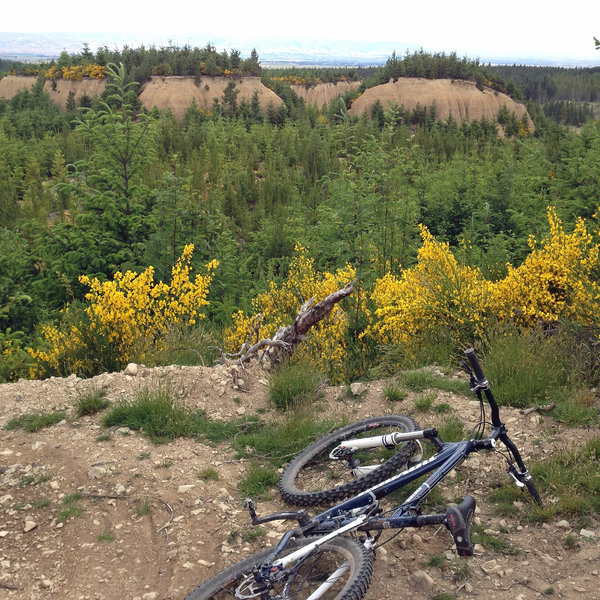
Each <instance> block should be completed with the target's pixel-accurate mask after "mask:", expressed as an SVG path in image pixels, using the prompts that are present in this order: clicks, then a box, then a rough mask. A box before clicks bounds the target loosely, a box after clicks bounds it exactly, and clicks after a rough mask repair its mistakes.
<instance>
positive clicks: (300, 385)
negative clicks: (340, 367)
mask: <svg viewBox="0 0 600 600" xmlns="http://www.w3.org/2000/svg"><path fill="white" fill-rule="evenodd" d="M322 386H323V377H322V376H321V375H319V373H317V372H316V371H315V370H314V369H313V368H310V367H308V366H306V365H302V364H293V363H288V364H286V365H284V366H282V367H281V368H280V369H279V370H278V371H277V372H276V373H274V374H273V376H272V377H271V381H270V383H269V398H270V399H271V402H272V403H273V405H274V406H276V407H277V408H278V409H279V410H284V411H285V410H287V409H288V408H294V407H295V408H297V407H300V406H307V405H309V404H312V403H314V402H315V401H316V400H317V399H318V398H319V396H320V395H321V388H322Z"/></svg>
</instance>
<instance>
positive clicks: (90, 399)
mask: <svg viewBox="0 0 600 600" xmlns="http://www.w3.org/2000/svg"><path fill="white" fill-rule="evenodd" d="M109 405H110V402H109V401H108V400H107V399H106V392H105V391H104V390H93V391H91V392H88V393H86V394H83V395H81V396H80V397H79V398H78V399H77V402H76V403H75V414H76V415H77V416H78V417H83V416H84V415H94V414H96V413H97V412H100V411H101V410H104V409H105V408H107V407H108V406H109Z"/></svg>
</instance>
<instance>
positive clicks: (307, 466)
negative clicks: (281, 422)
mask: <svg viewBox="0 0 600 600" xmlns="http://www.w3.org/2000/svg"><path fill="white" fill-rule="evenodd" d="M419 429H420V427H419V425H418V423H417V422H416V421H414V420H413V419H411V418H410V417H407V416H404V415H385V416H381V417H371V418H369V419H364V420H362V421H357V422H356V423H353V424H352V425H347V426H346V427H342V428H341V429H338V430H337V431H334V432H333V433H330V434H329V435H326V436H324V437H322V438H320V439H318V440H316V441H315V442H313V443H312V444H311V445H310V446H308V447H307V448H306V449H305V450H303V451H302V452H301V453H300V454H299V455H298V456H296V458H294V459H293V460H292V462H290V463H289V464H288V465H287V467H286V468H285V469H284V471H283V474H282V476H281V480H280V482H279V490H280V492H281V496H282V497H283V499H284V500H285V501H286V502H288V503H290V504H296V505H299V506H312V505H318V504H332V503H334V502H336V501H338V500H342V499H344V498H346V497H349V496H352V495H354V494H357V493H359V492H362V491H364V490H366V489H367V488H369V487H371V486H373V485H375V484H377V483H379V482H381V481H383V480H384V479H386V478H388V477H390V476H391V475H393V474H394V473H395V472H396V471H399V470H400V469H401V468H402V467H404V466H406V465H407V464H408V463H409V461H410V460H411V458H412V457H413V456H414V455H416V454H417V453H419V450H420V447H419V444H418V443H417V442H415V441H408V442H404V443H402V444H400V445H398V446H395V447H393V448H389V449H388V448H386V447H385V446H379V447H377V448H364V449H360V450H357V451H354V452H347V453H346V454H345V455H344V454H343V453H341V454H339V458H337V459H332V458H330V454H331V452H332V451H333V450H334V449H337V448H338V447H339V446H340V444H341V443H342V442H344V441H346V440H349V439H356V438H363V437H372V436H380V435H385V434H389V433H392V432H394V431H399V432H403V433H404V432H410V431H418V430H419Z"/></svg>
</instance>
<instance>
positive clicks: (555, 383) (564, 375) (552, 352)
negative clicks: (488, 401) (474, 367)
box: [482, 325, 581, 408]
mask: <svg viewBox="0 0 600 600" xmlns="http://www.w3.org/2000/svg"><path fill="white" fill-rule="evenodd" d="M566 346H569V344H568V343H567V342H566V340H565V339H563V338H561V336H560V335H558V336H547V335H545V333H544V332H543V331H541V330H538V331H534V332H531V331H520V330H519V329H517V328H516V327H515V326H512V325H504V326H499V327H497V328H495V329H493V330H491V332H490V334H489V335H488V338H487V340H486V342H485V357H484V360H483V361H482V362H483V368H484V371H485V374H486V376H487V378H488V380H489V381H490V383H491V384H492V387H493V390H494V395H495V396H496V399H497V400H498V402H499V403H502V404H508V405H509V406H514V407H516V408H526V407H528V406H535V405H536V404H548V403H549V402H550V401H552V400H554V401H556V403H557V404H559V403H561V396H563V397H564V396H565V393H566V395H567V397H568V395H569V394H570V393H571V392H572V391H573V389H574V385H573V383H571V381H579V380H580V379H581V377H580V376H579V377H578V376H577V375H576V373H575V369H574V367H573V359H572V356H573V354H574V350H573V348H567V347H566Z"/></svg>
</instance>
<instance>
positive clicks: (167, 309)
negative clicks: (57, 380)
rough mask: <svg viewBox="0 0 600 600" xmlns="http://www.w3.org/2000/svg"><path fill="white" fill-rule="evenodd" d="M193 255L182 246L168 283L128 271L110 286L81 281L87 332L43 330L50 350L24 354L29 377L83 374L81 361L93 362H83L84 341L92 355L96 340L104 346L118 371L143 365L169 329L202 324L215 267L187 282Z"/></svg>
mask: <svg viewBox="0 0 600 600" xmlns="http://www.w3.org/2000/svg"><path fill="white" fill-rule="evenodd" d="M193 251H194V246H193V244H189V245H187V246H185V248H184V250H183V253H182V255H181V257H180V258H179V259H178V260H177V262H176V263H175V265H174V267H173V269H172V271H171V282H170V283H163V282H162V281H159V282H155V281H154V268H153V267H148V268H147V269H146V270H144V271H143V272H142V273H140V274H139V275H138V274H137V273H134V272H132V271H127V272H126V273H120V272H117V273H115V275H114V278H113V279H112V280H110V281H104V282H103V281H100V280H99V279H97V278H94V279H90V278H89V277H87V276H85V275H82V276H81V277H80V278H79V280H80V282H81V283H82V284H84V285H86V286H88V287H89V288H90V291H89V292H88V293H87V294H86V296H85V298H86V300H88V302H89V305H88V306H87V307H86V308H85V313H86V314H87V316H88V317H89V325H88V327H89V328H90V329H91V331H81V329H80V328H81V324H79V325H71V326H69V327H66V326H63V327H62V328H61V327H55V326H52V325H47V326H44V327H43V328H42V329H41V334H42V337H43V338H44V339H45V340H46V342H47V344H48V345H49V346H50V349H49V350H47V351H41V350H30V354H31V355H32V357H33V358H34V359H35V360H36V361H37V362H38V367H39V368H37V369H36V368H34V370H33V375H34V376H35V375H37V374H39V373H40V372H41V371H42V370H43V369H46V370H48V368H50V369H54V370H56V371H59V372H65V371H69V372H77V371H81V370H83V371H86V372H89V370H90V369H91V368H92V365H91V363H88V362H86V360H93V357H91V358H90V359H88V358H87V357H88V355H89V354H93V353H92V352H89V353H88V352H86V346H88V345H89V341H88V340H90V339H91V340H94V343H95V344H96V349H95V351H96V352H97V351H98V345H100V344H101V342H100V341H99V340H105V343H106V344H108V345H109V346H110V349H111V350H112V351H114V352H115V354H116V357H117V360H118V362H119V363H120V364H121V365H125V364H127V363H128V362H130V361H131V360H132V359H134V358H135V359H136V360H139V361H143V360H144V357H145V356H147V355H148V353H149V352H154V351H155V350H157V348H159V347H160V344H161V339H162V338H163V337H164V335H165V334H166V333H167V332H168V331H169V330H170V329H171V328H172V327H173V326H175V325H178V324H183V325H193V324H194V323H196V321H197V320H198V319H203V318H204V314H202V312H201V310H202V308H203V307H204V306H207V305H208V300H207V299H206V297H207V295H208V292H209V288H210V284H211V281H212V271H213V270H214V269H216V267H217V266H218V262H217V261H215V260H213V261H211V262H209V263H208V264H207V265H206V273H205V274H204V275H201V274H197V275H196V277H195V278H194V279H193V280H192V279H191V278H190V271H191V267H190V262H191V258H192V254H193ZM67 311H68V309H67ZM69 357H76V358H69Z"/></svg>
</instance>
